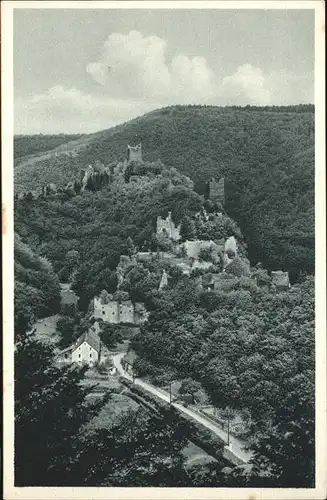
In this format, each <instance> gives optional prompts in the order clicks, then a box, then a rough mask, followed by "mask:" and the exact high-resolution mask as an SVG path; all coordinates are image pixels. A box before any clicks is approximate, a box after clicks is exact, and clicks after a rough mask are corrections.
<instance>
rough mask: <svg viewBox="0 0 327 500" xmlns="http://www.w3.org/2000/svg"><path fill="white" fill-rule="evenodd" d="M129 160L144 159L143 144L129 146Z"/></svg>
mask: <svg viewBox="0 0 327 500" xmlns="http://www.w3.org/2000/svg"><path fill="white" fill-rule="evenodd" d="M127 161H128V163H130V162H132V161H142V144H138V145H137V146H129V145H128V146H127Z"/></svg>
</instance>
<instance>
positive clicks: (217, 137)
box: [15, 105, 314, 281]
mask: <svg viewBox="0 0 327 500" xmlns="http://www.w3.org/2000/svg"><path fill="white" fill-rule="evenodd" d="M35 141H36V144H37V142H38V138H37V137H36V138H34V137H33V138H31V143H32V144H34V142H35ZM140 142H141V143H142V148H143V156H144V160H146V161H155V160H157V159H158V158H160V159H161V160H162V162H163V163H164V164H165V165H167V166H170V167H174V168H176V169H177V170H178V171H180V172H181V173H182V174H184V175H187V176H189V177H190V178H191V179H192V180H193V182H194V183H195V190H196V191H197V192H198V193H199V194H203V193H204V191H205V182H206V181H207V180H208V179H209V178H210V177H212V176H214V177H220V176H224V177H225V185H226V209H227V211H228V213H229V214H230V215H231V217H233V218H234V219H235V221H236V222H237V223H238V224H239V225H240V227H241V229H242V231H243V234H244V237H245V239H246V241H247V244H248V252H249V258H250V260H251V262H252V263H256V262H257V261H261V262H263V264H264V266H265V267H266V268H268V269H270V270H272V269H274V268H282V269H284V270H288V271H289V272H290V275H291V278H292V280H293V281H294V280H298V278H299V272H300V271H299V270H301V272H303V273H304V274H312V273H313V270H314V107H313V106H311V105H307V106H304V105H303V106H289V107H281V108H279V107H266V108H265V107H263V108H258V107H253V108H252V107H248V106H246V107H244V108H237V107H232V108H228V107H227V108H219V107H214V106H173V107H168V108H164V109H161V110H157V111H153V112H151V113H148V114H147V115H145V116H143V117H140V118H137V119H135V120H132V121H130V122H128V123H126V124H123V125H119V126H117V127H114V128H112V129H109V130H104V131H101V132H97V133H95V134H91V135H87V136H84V137H82V138H79V139H78V140H77V141H70V142H68V143H67V146H68V145H69V152H67V151H64V152H63V153H62V154H60V152H56V153H55V152H53V153H52V154H49V155H47V157H46V158H42V157H41V158H38V157H37V156H36V157H35V158H34V159H33V156H32V157H29V158H28V159H25V160H24V157H20V158H18V159H17V160H16V162H15V190H16V191H17V192H19V191H28V190H31V189H32V190H33V189H36V188H41V187H42V186H43V185H44V184H46V183H49V182H52V183H55V184H57V185H58V186H61V185H63V184H66V183H67V181H69V180H71V181H73V180H74V179H75V177H76V175H77V174H78V173H79V171H80V170H81V169H82V168H85V167H86V166H87V165H88V164H93V163H94V161H95V160H98V161H100V162H102V163H103V164H104V165H108V164H110V163H111V162H113V161H116V162H118V161H120V160H123V159H124V158H125V157H126V146H127V144H132V145H133V144H138V143H140ZM18 144H19V142H18ZM35 147H37V146H35ZM50 153H51V151H50Z"/></svg>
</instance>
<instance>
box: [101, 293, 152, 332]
mask: <svg viewBox="0 0 327 500" xmlns="http://www.w3.org/2000/svg"><path fill="white" fill-rule="evenodd" d="M102 295H103V294H102ZM102 295H100V296H99V297H94V300H93V317H94V318H95V319H102V320H103V321H105V322H106V323H110V324H115V325H117V324H130V325H141V324H143V323H144V322H145V321H146V319H147V317H148V313H147V311H146V309H145V306H144V304H143V303H141V302H140V303H135V304H133V302H132V301H131V300H114V299H113V296H112V295H111V294H107V299H104V297H103V296H102Z"/></svg>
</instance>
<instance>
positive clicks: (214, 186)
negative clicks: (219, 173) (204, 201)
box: [208, 177, 225, 205]
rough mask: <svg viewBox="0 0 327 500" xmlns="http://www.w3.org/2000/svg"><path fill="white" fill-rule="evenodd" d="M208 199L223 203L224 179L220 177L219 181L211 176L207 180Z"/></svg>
mask: <svg viewBox="0 0 327 500" xmlns="http://www.w3.org/2000/svg"><path fill="white" fill-rule="evenodd" d="M208 187H209V200H211V201H212V202H214V203H220V204H221V205H224V204H225V180H224V178H223V177H222V178H221V179H220V180H219V182H217V181H216V179H214V178H212V179H210V181H209V186H208Z"/></svg>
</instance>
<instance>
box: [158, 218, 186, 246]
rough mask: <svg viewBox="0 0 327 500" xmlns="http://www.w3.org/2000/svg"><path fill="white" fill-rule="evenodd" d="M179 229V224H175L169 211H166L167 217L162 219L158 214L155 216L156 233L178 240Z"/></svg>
mask: <svg viewBox="0 0 327 500" xmlns="http://www.w3.org/2000/svg"><path fill="white" fill-rule="evenodd" d="M180 229H181V225H180V224H179V225H178V226H175V224H174V222H173V220H172V217H171V212H168V217H167V218H166V219H162V218H161V217H160V216H159V217H157V234H158V235H159V234H161V235H165V236H167V237H168V238H170V239H171V240H173V241H178V240H179V239H180Z"/></svg>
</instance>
